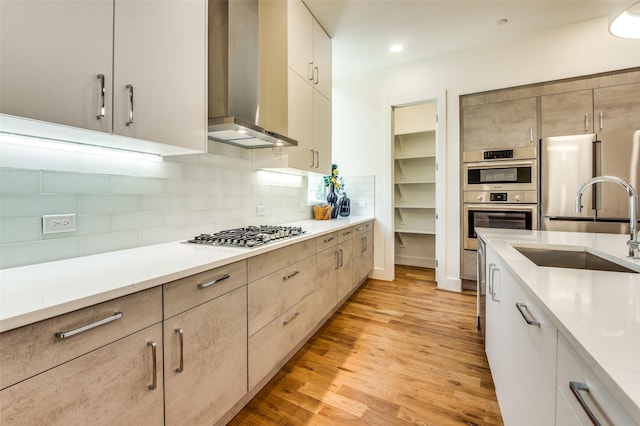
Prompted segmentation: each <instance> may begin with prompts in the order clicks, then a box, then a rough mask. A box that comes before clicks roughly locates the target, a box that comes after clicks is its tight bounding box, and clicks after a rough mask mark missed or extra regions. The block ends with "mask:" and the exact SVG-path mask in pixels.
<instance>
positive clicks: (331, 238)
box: [324, 237, 333, 243]
mask: <svg viewBox="0 0 640 426" xmlns="http://www.w3.org/2000/svg"><path fill="white" fill-rule="evenodd" d="M331 240H333V237H329V238H325V239H324V242H325V243H328V242H329V241H331Z"/></svg>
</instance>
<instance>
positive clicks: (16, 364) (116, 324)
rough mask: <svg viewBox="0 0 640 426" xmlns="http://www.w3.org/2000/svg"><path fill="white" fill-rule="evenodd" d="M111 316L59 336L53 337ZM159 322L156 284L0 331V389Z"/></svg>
mask: <svg viewBox="0 0 640 426" xmlns="http://www.w3.org/2000/svg"><path fill="white" fill-rule="evenodd" d="M116 313H122V317H120V318H117V315H115V314H116ZM116 318H117V319H116ZM111 319H113V320H112V321H110V322H105V323H104V324H102V325H98V326H96V327H94V328H90V329H88V330H86V331H82V332H79V333H77V334H75V335H71V336H69V337H66V338H64V339H62V338H59V337H56V333H59V332H65V333H68V334H71V333H69V332H71V331H73V330H77V329H79V328H81V327H85V326H89V325H95V324H97V323H98V322H100V321H103V320H106V321H109V320H111ZM160 321H162V289H161V288H160V287H155V288H152V289H149V290H145V291H141V292H138V293H134V294H131V295H128V296H125V297H121V298H118V299H114V300H110V301H108V302H104V303H100V304H98V305H93V306H89V307H87V308H83V309H80V310H77V311H73V312H70V313H68V314H64V315H60V316H57V317H54V318H50V319H48V320H44V321H40V322H37V323H35V324H30V325H27V326H24V327H20V328H16V329H14V330H10V331H7V332H5V333H2V334H0V389H4V388H5V387H7V386H10V385H12V384H14V383H16V382H18V381H20V380H24V379H26V378H28V377H31V376H33V375H35V374H38V373H41V372H42V371H45V370H47V369H49V368H52V367H55V366H56V365H60V364H62V363H63V362H66V361H69V360H70V359H73V358H76V357H78V356H80V355H83V354H85V353H87V352H89V351H92V350H94V349H96V348H99V347H100V346H104V345H106V344H108V343H111V342H113V341H115V340H117V339H120V338H122V337H125V336H127V335H130V334H133V333H135V332H136V331H138V330H141V329H143V328H145V327H148V326H150V325H153V324H155V323H158V322H160Z"/></svg>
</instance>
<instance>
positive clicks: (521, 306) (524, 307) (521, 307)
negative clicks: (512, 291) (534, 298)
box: [516, 302, 540, 327]
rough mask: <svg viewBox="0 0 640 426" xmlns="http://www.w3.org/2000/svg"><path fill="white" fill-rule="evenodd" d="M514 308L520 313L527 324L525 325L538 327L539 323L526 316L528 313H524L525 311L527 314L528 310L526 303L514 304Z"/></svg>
mask: <svg viewBox="0 0 640 426" xmlns="http://www.w3.org/2000/svg"><path fill="white" fill-rule="evenodd" d="M516 308H518V310H519V311H520V315H522V318H524V320H525V321H526V322H527V324H529V325H535V326H536V327H540V321H536V320H535V319H533V318H532V317H530V316H529V315H528V313H525V310H526V311H527V312H529V309H528V308H527V304H526V303H521V302H516Z"/></svg>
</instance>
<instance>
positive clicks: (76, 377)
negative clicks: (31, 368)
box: [0, 324, 164, 426]
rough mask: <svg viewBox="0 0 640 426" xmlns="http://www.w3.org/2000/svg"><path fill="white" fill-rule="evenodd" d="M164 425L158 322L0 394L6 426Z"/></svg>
mask: <svg viewBox="0 0 640 426" xmlns="http://www.w3.org/2000/svg"><path fill="white" fill-rule="evenodd" d="M150 342H154V343H155V349H154V348H153V347H152V346H150ZM154 350H155V369H154ZM154 373H155V376H154ZM154 378H155V384H156V386H155V388H154V389H151V388H150V386H151V385H153V383H154ZM163 423H164V401H163V381H162V326H161V324H156V325H154V326H152V327H149V328H146V329H144V330H141V331H138V332H137V333H134V334H132V335H130V336H127V337H125V338H123V339H120V340H118V341H116V342H113V343H111V344H109V345H107V346H104V347H101V348H99V349H97V350H95V351H91V352H89V353H87V354H85V355H82V356H80V357H78V358H75V359H72V360H71V361H69V362H67V363H65V364H62V365H60V366H58V367H56V368H52V369H51V370H48V371H45V372H44V373H42V374H39V375H37V376H35V377H32V378H30V379H28V380H25V381H23V382H20V383H18V384H16V385H14V386H11V387H9V388H6V389H4V390H2V391H0V424H2V425H6V426H9V425H48V426H53V425H60V426H68V425H92V426H98V425H145V426H147V425H148V426H162V425H163Z"/></svg>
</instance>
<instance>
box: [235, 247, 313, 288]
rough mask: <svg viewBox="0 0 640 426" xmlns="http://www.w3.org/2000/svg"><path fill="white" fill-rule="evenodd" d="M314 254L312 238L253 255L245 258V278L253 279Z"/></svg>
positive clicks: (250, 280)
mask: <svg viewBox="0 0 640 426" xmlns="http://www.w3.org/2000/svg"><path fill="white" fill-rule="evenodd" d="M315 254H316V240H315V239H312V240H307V241H303V242H301V243H296V244H292V245H290V246H287V247H283V248H281V249H278V250H274V251H271V252H269V253H264V254H260V255H258V256H254V257H252V258H249V259H248V260H247V279H248V281H249V282H252V281H255V280H257V279H258V278H262V277H264V276H267V275H269V274H271V273H273V272H276V271H278V270H280V269H283V268H286V267H288V266H291V265H293V264H294V263H297V262H299V261H301V260H303V259H305V258H307V257H309V256H313V255H315Z"/></svg>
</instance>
